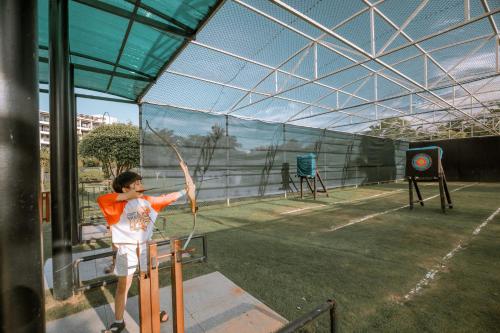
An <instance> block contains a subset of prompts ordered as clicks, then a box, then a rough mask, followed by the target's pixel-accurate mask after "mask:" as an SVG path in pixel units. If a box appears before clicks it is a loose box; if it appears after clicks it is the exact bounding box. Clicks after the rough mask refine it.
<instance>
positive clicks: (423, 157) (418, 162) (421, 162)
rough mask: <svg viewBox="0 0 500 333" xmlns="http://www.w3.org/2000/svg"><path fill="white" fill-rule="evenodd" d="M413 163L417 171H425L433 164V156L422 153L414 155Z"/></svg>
mask: <svg viewBox="0 0 500 333" xmlns="http://www.w3.org/2000/svg"><path fill="white" fill-rule="evenodd" d="M411 165H412V166H413V168H414V169H415V170H417V171H425V170H428V169H429V168H430V167H431V166H432V158H431V157H430V156H429V155H427V154H424V153H420V154H417V155H415V156H413V159H412V160H411Z"/></svg>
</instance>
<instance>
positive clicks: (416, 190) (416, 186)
mask: <svg viewBox="0 0 500 333" xmlns="http://www.w3.org/2000/svg"><path fill="white" fill-rule="evenodd" d="M412 179H413V185H415V192H417V197H418V202H420V206H422V207H423V206H424V198H423V197H422V194H421V193H420V189H419V188H418V183H417V179H416V178H415V177H412Z"/></svg>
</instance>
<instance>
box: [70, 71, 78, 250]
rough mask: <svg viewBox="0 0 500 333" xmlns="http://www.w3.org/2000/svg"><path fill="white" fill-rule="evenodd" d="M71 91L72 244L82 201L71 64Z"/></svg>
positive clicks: (73, 76) (76, 237)
mask: <svg viewBox="0 0 500 333" xmlns="http://www.w3.org/2000/svg"><path fill="white" fill-rule="evenodd" d="M69 92H70V117H71V119H70V124H71V131H72V134H71V135H70V137H69V138H70V139H72V140H73V145H72V147H73V151H72V152H71V155H72V156H73V159H72V160H73V163H72V166H71V167H70V169H71V171H73V173H72V175H71V176H72V177H71V186H72V189H71V190H70V193H69V195H70V196H71V203H72V206H71V222H72V223H71V240H72V244H73V245H76V244H77V243H78V241H79V240H78V224H79V221H80V219H79V208H80V202H79V200H78V129H77V120H76V119H77V108H76V95H75V66H74V65H73V64H70V67H69Z"/></svg>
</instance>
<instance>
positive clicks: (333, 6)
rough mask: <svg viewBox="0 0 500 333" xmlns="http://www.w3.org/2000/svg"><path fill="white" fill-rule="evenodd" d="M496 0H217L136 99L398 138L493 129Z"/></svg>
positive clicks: (498, 130)
mask: <svg viewBox="0 0 500 333" xmlns="http://www.w3.org/2000/svg"><path fill="white" fill-rule="evenodd" d="M499 25H500V2H499V1H495V0H407V1H397V0H385V1H384V0H379V1H376V0H336V1H326V0H324V1H318V0H271V1H263V0H227V1H225V2H224V3H223V4H222V5H221V7H220V8H219V9H218V11H217V13H216V14H215V15H214V16H213V17H212V18H211V19H210V20H209V21H208V22H207V24H206V25H205V26H204V28H203V29H202V30H200V31H199V32H198V34H197V36H196V40H192V41H191V42H190V43H189V44H188V45H187V47H186V48H185V49H184V50H183V51H182V52H181V53H180V54H179V56H178V57H177V58H176V59H175V61H173V62H172V63H171V64H170V66H169V67H168V69H167V70H166V71H165V72H164V74H163V75H162V76H161V77H160V78H159V80H158V81H157V83H156V84H155V85H154V86H153V87H152V89H151V90H149V92H148V93H147V94H146V95H145V96H144V98H143V101H145V102H149V103H155V104H164V105H170V106H174V107H181V108H186V109H191V110H199V111H204V112H206V113H209V114H213V115H232V116H237V117H242V118H252V119H259V120H264V121H273V122H278V123H282V124H286V125H287V126H288V125H297V126H305V127H312V128H319V129H329V130H335V131H342V132H347V133H359V134H369V135H375V136H381V137H387V138H395V139H405V140H409V141H415V140H425V139H436V138H438V137H446V138H453V137H465V136H482V135H498V134H500V116H499V115H500V112H499V107H498V101H499V100H500V77H499V73H500V64H499V63H500V60H499V30H498V29H499Z"/></svg>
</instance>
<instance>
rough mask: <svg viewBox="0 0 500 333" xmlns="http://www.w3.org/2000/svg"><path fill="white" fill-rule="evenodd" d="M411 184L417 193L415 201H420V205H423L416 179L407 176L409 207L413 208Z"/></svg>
mask: <svg viewBox="0 0 500 333" xmlns="http://www.w3.org/2000/svg"><path fill="white" fill-rule="evenodd" d="M413 186H415V192H416V193H417V197H418V200H417V201H416V202H419V203H420V206H423V205H424V200H423V198H422V194H421V193H420V189H419V188H418V184H417V180H416V179H415V177H408V193H409V195H410V198H409V199H410V209H413V204H414V203H415V202H414V201H413Z"/></svg>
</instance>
